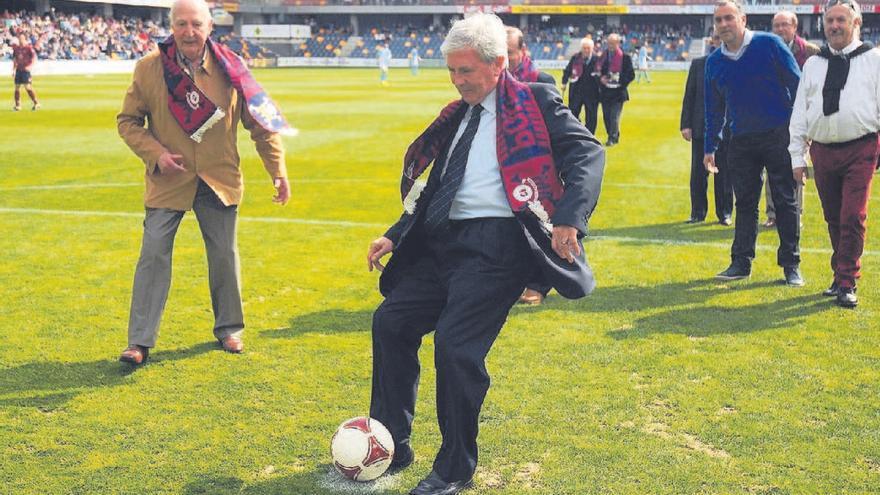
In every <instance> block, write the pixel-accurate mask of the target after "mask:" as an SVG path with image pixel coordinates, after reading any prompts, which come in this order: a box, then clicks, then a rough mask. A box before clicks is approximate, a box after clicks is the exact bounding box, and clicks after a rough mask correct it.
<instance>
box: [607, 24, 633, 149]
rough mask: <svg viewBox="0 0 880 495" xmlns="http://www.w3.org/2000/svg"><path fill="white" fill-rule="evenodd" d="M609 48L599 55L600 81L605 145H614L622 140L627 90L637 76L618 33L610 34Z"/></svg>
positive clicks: (627, 96)
mask: <svg viewBox="0 0 880 495" xmlns="http://www.w3.org/2000/svg"><path fill="white" fill-rule="evenodd" d="M607 41H608V48H607V49H606V50H605V53H603V54H602V56H601V57H599V62H598V63H599V73H600V74H601V75H600V76H599V83H600V84H601V85H602V120H603V121H604V122H605V131H606V132H607V133H608V140H607V141H606V142H605V146H609V147H610V146H614V145H615V144H617V143H619V142H620V117H621V115H622V114H623V104H624V103H625V102H626V101H628V100H629V92H628V91H627V90H626V88H627V86H629V83H631V82H632V81H633V79H635V78H636V72H635V70H633V64H632V58H630V57H629V56H627V54H626V53H624V52H623V49H622V48H621V47H620V36H619V35H618V34H616V33H612V34H609V35H608V39H607Z"/></svg>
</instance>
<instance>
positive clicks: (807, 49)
mask: <svg viewBox="0 0 880 495" xmlns="http://www.w3.org/2000/svg"><path fill="white" fill-rule="evenodd" d="M797 28H798V18H797V16H796V15H795V14H794V12H789V11H787V10H781V11H779V12H777V13H776V15H774V16H773V34H776V35H778V36H779V37H780V38H782V41H783V42H785V44H786V45H787V46H788V49H789V50H791V54H792V55H794V59H795V60H796V61H797V64H798V67H800V68H801V70H803V68H804V64H805V63H807V59H808V58H810V57H812V56H813V55H815V54H817V53H819V47H818V46H816V45H814V44H813V43H810V42H809V41H807V40H805V39H803V38H801V37H800V36H798V34H797ZM764 192H765V193H766V194H765V198H764V199H765V201H766V204H767V208H766V210H765V211H766V212H767V221H766V222H764V227H768V228H769V227H775V226H776V206H775V205H774V204H773V195H771V194H770V185H769V184H766V186H765V187H764ZM797 205H798V220H800V216H802V215H803V214H804V186H803V185H801V184H798V186H797Z"/></svg>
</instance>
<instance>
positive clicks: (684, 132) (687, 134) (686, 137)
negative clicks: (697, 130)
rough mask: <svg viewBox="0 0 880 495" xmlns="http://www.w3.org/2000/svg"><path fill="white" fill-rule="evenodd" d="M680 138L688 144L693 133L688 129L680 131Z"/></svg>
mask: <svg viewBox="0 0 880 495" xmlns="http://www.w3.org/2000/svg"><path fill="white" fill-rule="evenodd" d="M681 137H683V138H684V140H685V141H687V142H690V141H691V139H693V137H694V132H693V131H692V130H690V129H682V130H681Z"/></svg>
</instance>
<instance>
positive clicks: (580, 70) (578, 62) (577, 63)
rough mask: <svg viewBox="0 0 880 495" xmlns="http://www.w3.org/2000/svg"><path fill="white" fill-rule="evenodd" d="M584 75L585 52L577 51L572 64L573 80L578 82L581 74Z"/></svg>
mask: <svg viewBox="0 0 880 495" xmlns="http://www.w3.org/2000/svg"><path fill="white" fill-rule="evenodd" d="M582 75H584V52H577V55H575V56H574V61H573V62H572V64H571V79H570V81H571V82H573V83H574V82H578V80H579V79H580V78H581V76H582Z"/></svg>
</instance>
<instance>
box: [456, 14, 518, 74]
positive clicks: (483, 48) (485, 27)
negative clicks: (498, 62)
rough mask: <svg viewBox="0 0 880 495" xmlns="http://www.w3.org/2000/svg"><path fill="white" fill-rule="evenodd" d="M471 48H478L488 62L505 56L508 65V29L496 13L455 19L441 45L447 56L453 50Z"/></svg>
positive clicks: (478, 51) (481, 56)
mask: <svg viewBox="0 0 880 495" xmlns="http://www.w3.org/2000/svg"><path fill="white" fill-rule="evenodd" d="M469 48H472V49H474V50H476V51H477V53H478V54H479V55H480V58H481V59H482V60H483V62H486V63H487V64H488V63H491V62H494V61H495V59H496V58H498V57H504V67H507V31H505V30H504V23H502V22H501V19H499V18H498V16H496V15H495V14H483V13H477V14H473V15H471V16H468V17H466V18H464V19H460V20H458V21H455V23H454V24H453V25H452V28H450V29H449V34H447V35H446V39H445V40H443V44H442V45H440V53H442V54H443V56H444V57H446V56H447V55H449V54H450V53H451V52H457V51H460V50H467V49H469Z"/></svg>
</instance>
